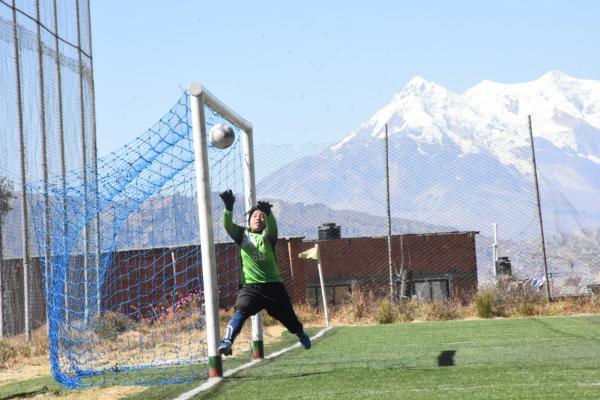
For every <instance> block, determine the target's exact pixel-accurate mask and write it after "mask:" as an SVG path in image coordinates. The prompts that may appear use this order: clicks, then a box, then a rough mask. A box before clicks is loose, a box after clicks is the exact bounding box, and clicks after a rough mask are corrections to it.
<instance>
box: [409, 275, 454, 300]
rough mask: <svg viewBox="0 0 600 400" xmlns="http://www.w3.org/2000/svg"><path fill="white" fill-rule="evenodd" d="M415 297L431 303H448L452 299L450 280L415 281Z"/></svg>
mask: <svg viewBox="0 0 600 400" xmlns="http://www.w3.org/2000/svg"><path fill="white" fill-rule="evenodd" d="M413 297H415V298H417V299H419V300H424V301H429V302H438V303H439V302H442V301H446V300H448V299H449V298H450V282H449V281H448V279H425V280H415V281H413Z"/></svg>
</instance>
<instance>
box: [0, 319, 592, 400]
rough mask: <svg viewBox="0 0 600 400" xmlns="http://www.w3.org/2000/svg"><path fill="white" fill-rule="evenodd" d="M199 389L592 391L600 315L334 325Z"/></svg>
mask: <svg viewBox="0 0 600 400" xmlns="http://www.w3.org/2000/svg"><path fill="white" fill-rule="evenodd" d="M291 340H292V338H291V337H290V336H289V335H286V336H285V342H287V343H290V341H291ZM226 368H227V365H226ZM5 386H6V385H5ZM5 386H0V399H1V398H3V397H4V396H5V395H6V394H7V391H6V389H7V388H6V387H5ZM192 387H194V385H193V384H185V385H168V386H161V387H149V388H148V389H147V390H145V391H144V392H143V393H140V394H138V395H136V396H134V397H131V398H138V399H142V398H143V399H145V400H150V399H154V398H156V399H158V398H161V399H166V398H174V397H176V396H177V394H178V393H182V392H184V391H186V390H190V389H191V388H192ZM21 388H22V389H21V390H26V388H27V386H26V385H25V386H23V384H21ZM13 389H14V387H13ZM13 393H14V391H13ZM195 398H197V399H201V398H203V399H240V398H244V399H265V400H266V399H277V400H280V399H302V398H306V399H378V400H379V399H396V398H403V399H444V400H448V399H486V400H488V399H598V398H600V316H586V317H547V318H527V319H498V320H476V321H447V322H431V323H412V324H396V325H372V326H353V327H338V328H335V329H334V330H333V331H332V332H330V333H328V334H326V335H325V336H324V337H323V338H321V339H319V340H318V341H316V342H315V344H314V347H313V349H311V350H309V351H306V350H302V349H297V350H293V351H291V352H289V353H286V354H284V355H282V356H281V357H279V358H277V359H275V360H270V361H265V362H264V363H261V364H259V365H257V366H254V367H252V368H250V369H247V370H245V371H243V372H241V373H239V374H238V375H236V376H235V377H232V378H228V379H226V380H225V381H224V382H222V383H221V384H219V385H218V386H217V387H216V388H214V389H213V390H212V391H210V392H206V393H204V394H202V395H199V396H197V397H195Z"/></svg>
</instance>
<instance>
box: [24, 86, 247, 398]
mask: <svg viewBox="0 0 600 400" xmlns="http://www.w3.org/2000/svg"><path fill="white" fill-rule="evenodd" d="M205 109H206V110H205V113H206V115H207V122H206V123H207V127H208V128H210V126H212V125H213V124H215V123H218V122H223V121H225V120H224V119H223V117H221V116H220V115H218V114H217V113H216V112H214V111H213V110H212V109H210V107H209V106H205ZM225 122H227V121H225ZM239 136H240V135H239V133H238V134H237V135H236V141H235V142H234V144H233V145H232V146H230V147H229V148H227V149H225V150H218V149H215V148H213V147H212V146H210V147H209V152H208V154H209V170H210V171H211V175H210V180H211V187H212V190H213V192H214V196H213V197H214V198H213V202H214V203H215V204H214V205H213V206H212V207H213V210H214V221H215V224H214V232H215V240H216V241H217V242H225V241H227V242H229V241H230V240H228V238H226V236H225V235H226V234H225V233H224V229H223V228H222V222H221V221H222V218H221V217H220V215H221V213H222V206H221V200H220V199H219V198H218V193H219V192H220V191H221V190H225V189H226V188H230V189H232V190H234V192H235V193H236V194H237V195H238V198H239V201H238V203H240V204H239V207H237V208H236V211H237V213H238V217H239V218H243V216H242V215H240V214H241V213H242V209H243V204H244V200H243V198H244V195H243V193H244V190H243V185H244V178H243V169H242V155H243V154H242V149H241V146H242V145H241V141H240V139H239ZM84 182H85V181H84V179H83V177H82V176H81V174H79V173H77V172H71V173H70V174H69V175H68V179H67V181H66V182H64V181H62V180H54V181H51V182H50V184H49V195H48V196H47V201H48V202H49V204H46V200H45V198H46V197H45V196H44V195H43V191H42V189H43V185H39V186H37V187H33V186H32V187H30V190H29V193H30V196H29V197H30V199H31V204H32V209H33V216H34V225H35V227H36V232H37V235H38V243H46V242H48V244H49V248H44V247H41V248H40V249H39V253H40V254H47V255H48V257H43V256H42V257H41V258H40V264H41V265H44V264H46V263H47V264H48V268H47V270H49V271H51V272H50V274H49V275H48V276H47V277H46V276H45V278H46V279H45V283H46V284H47V287H48V292H47V296H48V313H49V321H50V326H49V332H50V360H51V365H52V371H53V375H54V377H55V378H56V379H57V380H58V381H59V382H61V383H62V384H64V385H66V386H69V387H76V386H82V385H95V384H163V383H172V382H182V381H189V380H194V379H200V378H204V377H205V375H206V368H207V366H206V362H207V349H206V337H205V320H204V311H203V305H204V301H203V283H202V272H201V268H202V261H201V257H200V246H199V243H200V240H199V233H198V231H199V229H198V210H197V207H198V206H197V200H196V177H195V172H194V151H193V143H192V129H191V126H190V110H189V105H188V96H187V94H184V95H183V96H182V97H181V99H180V100H179V101H178V103H177V104H176V105H175V106H174V107H173V108H172V109H171V110H170V112H169V113H168V114H167V115H165V116H164V117H163V118H161V119H160V121H159V122H158V123H157V124H156V125H155V126H153V127H152V128H150V129H149V130H148V131H147V132H145V133H144V134H143V135H141V136H139V137H138V138H137V139H136V140H135V141H133V142H131V143H130V144H128V145H127V146H125V147H123V148H122V149H120V150H119V151H117V152H115V153H112V154H109V155H108V156H105V157H102V158H100V159H99V160H98V182H97V186H96V183H95V182H93V183H90V181H89V180H88V181H87V182H88V183H87V185H86V184H85V183H84ZM46 209H49V210H51V212H50V214H49V215H48V216H47V217H46V213H45V211H44V210H46ZM46 218H47V219H46ZM48 227H50V230H49V231H48V230H47V228H48ZM46 236H48V237H49V241H46V240H45V239H44V237H46ZM216 257H217V260H218V266H219V278H218V282H219V287H218V290H219V292H220V298H221V306H222V307H224V308H226V307H227V306H228V305H230V302H231V301H232V296H233V295H235V291H236V290H237V282H238V281H237V269H238V268H239V267H238V265H239V262H238V260H237V257H238V256H237V252H236V251H235V247H234V246H232V245H231V244H229V243H222V244H218V245H217V246H216Z"/></svg>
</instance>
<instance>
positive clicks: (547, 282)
mask: <svg viewBox="0 0 600 400" xmlns="http://www.w3.org/2000/svg"><path fill="white" fill-rule="evenodd" d="M527 118H528V120H529V138H530V139H531V160H532V162H533V178H534V182H535V194H536V200H537V211H538V219H539V221H540V233H541V235H542V256H543V258H544V275H545V277H546V296H547V299H548V301H551V300H552V294H551V293H550V281H549V280H548V259H547V258H546V240H545V239H544V221H543V220H542V206H541V202H540V186H539V184H538V176H537V164H536V162H535V147H534V144H533V129H532V127H531V115H528V116H527Z"/></svg>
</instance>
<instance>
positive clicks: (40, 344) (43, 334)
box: [0, 325, 48, 369]
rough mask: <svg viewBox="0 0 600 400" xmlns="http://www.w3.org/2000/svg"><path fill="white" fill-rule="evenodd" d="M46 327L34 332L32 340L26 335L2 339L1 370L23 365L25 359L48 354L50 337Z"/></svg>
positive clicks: (0, 343) (0, 341)
mask: <svg viewBox="0 0 600 400" xmlns="http://www.w3.org/2000/svg"><path fill="white" fill-rule="evenodd" d="M47 329H48V328H46V326H45V325H44V326H42V327H41V328H39V329H37V330H35V331H33V332H32V333H31V340H30V341H28V340H27V338H26V337H25V336H24V335H20V336H13V337H8V338H3V339H0V369H5V368H9V367H10V366H14V365H15V364H21V363H24V364H26V362H24V360H25V359H29V358H33V357H39V356H44V355H47V354H48V335H47Z"/></svg>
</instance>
